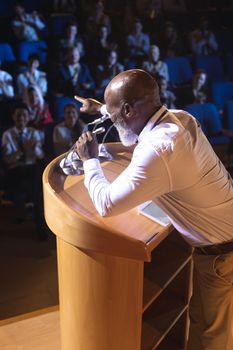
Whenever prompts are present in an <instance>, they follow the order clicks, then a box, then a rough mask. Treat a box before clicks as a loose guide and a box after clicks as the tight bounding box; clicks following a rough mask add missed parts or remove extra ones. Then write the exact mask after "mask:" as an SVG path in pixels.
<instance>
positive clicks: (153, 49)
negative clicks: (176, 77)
mask: <svg viewBox="0 0 233 350" xmlns="http://www.w3.org/2000/svg"><path fill="white" fill-rule="evenodd" d="M142 69H144V70H145V71H146V72H148V73H150V74H151V75H153V76H154V77H157V76H161V77H164V78H165V79H166V81H169V74H168V67H167V64H166V63H165V62H163V61H161V60H160V50H159V47H158V46H156V45H151V46H150V50H149V54H148V59H147V60H146V61H144V62H143V63H142Z"/></svg>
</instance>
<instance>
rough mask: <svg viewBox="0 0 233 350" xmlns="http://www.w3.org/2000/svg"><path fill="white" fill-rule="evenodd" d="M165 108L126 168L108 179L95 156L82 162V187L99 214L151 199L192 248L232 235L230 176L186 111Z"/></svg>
mask: <svg viewBox="0 0 233 350" xmlns="http://www.w3.org/2000/svg"><path fill="white" fill-rule="evenodd" d="M165 110H166V108H165V107H164V106H163V107H161V109H160V110H159V111H158V112H157V113H156V114H155V115H154V116H153V117H152V118H151V119H150V121H149V122H148V123H147V125H146V126H145V128H144V129H143V130H142V132H141V134H140V135H139V143H138V144H137V146H136V147H135V150H134V152H133V155H132V159H131V162H130V164H129V165H128V167H127V168H126V169H125V170H124V171H123V172H122V173H121V174H120V175H119V176H118V177H117V179H115V181H113V182H112V183H109V182H108V181H107V180H106V178H105V176H104V174H103V171H102V169H101V166H100V162H99V160H98V159H89V160H87V161H85V162H84V171H85V185H86V187H87V189H88V191H89V194H90V196H91V199H92V201H93V203H94V205H95V207H96V209H97V210H98V212H99V214H100V215H102V216H113V215H117V214H120V213H122V212H125V211H127V210H129V209H131V208H133V207H136V206H137V205H139V204H140V203H143V202H145V201H147V200H152V201H154V202H155V203H157V204H158V205H159V206H160V207H161V209H163V210H164V211H165V212H166V213H167V214H168V216H169V217H170V219H171V222H172V224H173V225H174V227H175V228H176V229H177V230H178V231H179V232H180V233H181V234H182V235H183V236H184V238H185V239H186V240H187V241H188V242H189V243H190V244H192V245H194V246H201V245H209V244H214V243H220V242H223V241H229V240H232V239H233V180H232V179H231V177H230V175H229V174H228V173H227V171H226V169H225V168H224V166H223V165H222V163H221V162H220V160H219V159H218V158H217V156H216V154H215V153H214V151H213V149H212V147H211V145H210V144H209V142H208V140H207V139H206V137H205V135H204V134H203V132H202V130H201V128H200V127H199V125H198V122H197V121H196V119H195V118H193V117H192V116H191V115H190V114H188V113H187V112H185V111H179V110H172V111H171V110H170V111H168V112H167V113H166V114H165V116H164V117H163V119H162V121H160V123H159V124H158V125H157V126H155V127H153V126H154V123H155V122H156V120H157V119H158V118H159V117H160V115H161V113H163V112H164V111H165Z"/></svg>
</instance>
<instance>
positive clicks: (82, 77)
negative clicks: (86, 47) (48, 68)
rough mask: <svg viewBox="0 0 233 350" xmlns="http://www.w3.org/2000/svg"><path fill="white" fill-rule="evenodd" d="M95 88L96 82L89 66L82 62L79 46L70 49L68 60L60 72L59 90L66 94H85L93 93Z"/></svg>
mask: <svg viewBox="0 0 233 350" xmlns="http://www.w3.org/2000/svg"><path fill="white" fill-rule="evenodd" d="M94 88H95V83H94V80H93V78H92V76H91V73H90V70H89V68H88V66H87V65H86V64H84V63H80V53H79V50H78V48H77V47H73V48H70V49H68V53H67V60H66V62H65V63H64V64H63V65H62V66H61V67H60V69H59V72H58V81H57V92H58V93H61V94H63V95H66V96H74V95H76V94H78V95H81V96H84V95H85V94H86V93H90V92H91V93H93V90H94Z"/></svg>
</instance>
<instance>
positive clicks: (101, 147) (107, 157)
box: [95, 124, 114, 160]
mask: <svg viewBox="0 0 233 350" xmlns="http://www.w3.org/2000/svg"><path fill="white" fill-rule="evenodd" d="M113 126H114V124H112V125H110V126H109V128H108V129H107V131H106V133H105V135H104V137H103V140H102V143H100V144H99V157H100V158H104V159H105V160H113V156H112V155H111V153H109V152H108V151H107V149H106V147H105V145H104V142H105V140H106V138H107V136H108V134H109V132H110V130H111V129H112V128H113ZM96 130H97V129H96ZM96 130H95V131H96Z"/></svg>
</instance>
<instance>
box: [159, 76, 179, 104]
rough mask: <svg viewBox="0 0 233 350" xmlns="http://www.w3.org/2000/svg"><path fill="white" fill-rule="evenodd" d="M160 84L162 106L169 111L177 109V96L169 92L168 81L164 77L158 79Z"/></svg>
mask: <svg viewBox="0 0 233 350" xmlns="http://www.w3.org/2000/svg"><path fill="white" fill-rule="evenodd" d="M158 84H159V88H160V99H161V102H162V104H164V105H165V106H166V107H167V108H169V109H175V108H176V106H175V103H174V102H175V100H176V96H175V94H174V93H173V92H172V91H170V90H168V81H167V80H166V78H164V77H159V78H158Z"/></svg>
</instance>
